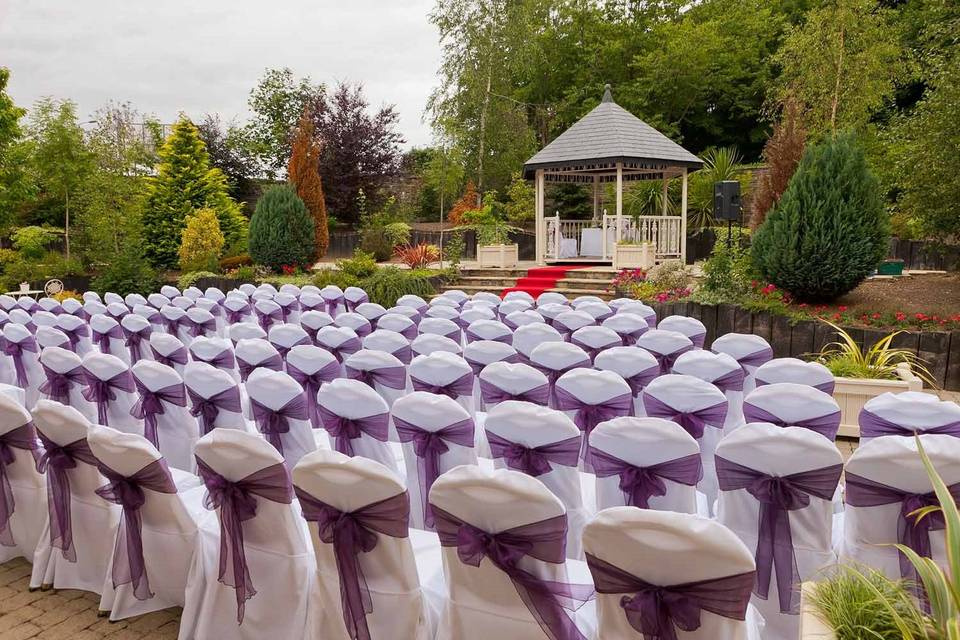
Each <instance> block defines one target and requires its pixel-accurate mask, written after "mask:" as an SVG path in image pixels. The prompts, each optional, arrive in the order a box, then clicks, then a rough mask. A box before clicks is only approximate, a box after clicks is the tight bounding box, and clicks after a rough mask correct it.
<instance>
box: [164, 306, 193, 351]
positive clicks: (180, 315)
mask: <svg viewBox="0 0 960 640" xmlns="http://www.w3.org/2000/svg"><path fill="white" fill-rule="evenodd" d="M160 317H161V318H162V322H163V325H164V329H165V330H166V332H167V333H168V334H169V335H171V336H174V337H176V338H178V339H179V340H180V342H182V343H183V344H185V345H188V344H190V340H192V339H193V336H191V335H190V326H189V324H190V321H189V320H188V319H187V312H186V311H185V310H183V309H181V308H180V307H175V306H173V305H167V306H165V307H160Z"/></svg>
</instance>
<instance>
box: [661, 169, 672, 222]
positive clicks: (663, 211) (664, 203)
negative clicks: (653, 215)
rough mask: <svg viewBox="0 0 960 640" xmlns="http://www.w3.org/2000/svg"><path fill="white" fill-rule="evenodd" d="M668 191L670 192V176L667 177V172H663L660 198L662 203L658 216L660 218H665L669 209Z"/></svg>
mask: <svg viewBox="0 0 960 640" xmlns="http://www.w3.org/2000/svg"><path fill="white" fill-rule="evenodd" d="M669 191H670V176H668V175H667V172H666V171H664V172H663V198H662V202H661V203H660V206H661V212H660V215H662V216H666V215H667V211H668V209H669V207H667V202H668V198H669V197H670V196H669Z"/></svg>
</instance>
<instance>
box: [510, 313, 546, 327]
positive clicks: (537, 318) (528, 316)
mask: <svg viewBox="0 0 960 640" xmlns="http://www.w3.org/2000/svg"><path fill="white" fill-rule="evenodd" d="M544 322H546V320H544V318H543V316H542V315H540V314H539V313H537V312H536V311H534V310H533V309H524V310H523V311H514V312H513V313H511V314H509V315H507V316H505V317H504V318H503V324H505V325H507V326H508V327H510V328H511V329H513V330H514V331H516V330H517V328H518V327H522V326H524V325H528V324H543V323H544Z"/></svg>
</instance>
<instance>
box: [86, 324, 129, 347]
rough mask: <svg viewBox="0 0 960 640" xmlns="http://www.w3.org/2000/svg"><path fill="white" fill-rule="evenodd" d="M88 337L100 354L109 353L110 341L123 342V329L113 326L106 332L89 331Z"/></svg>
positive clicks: (116, 325)
mask: <svg viewBox="0 0 960 640" xmlns="http://www.w3.org/2000/svg"><path fill="white" fill-rule="evenodd" d="M90 336H91V339H92V340H93V344H95V345H97V348H99V349H100V352H101V353H110V340H111V339H113V340H123V329H121V328H120V325H118V324H115V325H113V326H112V327H110V329H109V330H107V331H97V330H96V329H91V330H90Z"/></svg>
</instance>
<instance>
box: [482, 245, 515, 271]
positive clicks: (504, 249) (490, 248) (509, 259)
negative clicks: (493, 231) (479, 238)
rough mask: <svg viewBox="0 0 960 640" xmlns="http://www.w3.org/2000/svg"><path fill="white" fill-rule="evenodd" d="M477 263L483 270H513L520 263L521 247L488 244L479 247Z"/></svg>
mask: <svg viewBox="0 0 960 640" xmlns="http://www.w3.org/2000/svg"><path fill="white" fill-rule="evenodd" d="M477 262H479V263H480V268H481V269H489V268H493V269H511V268H513V267H516V266H517V265H518V264H519V263H520V246H519V245H516V244H488V245H485V246H482V247H477Z"/></svg>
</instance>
